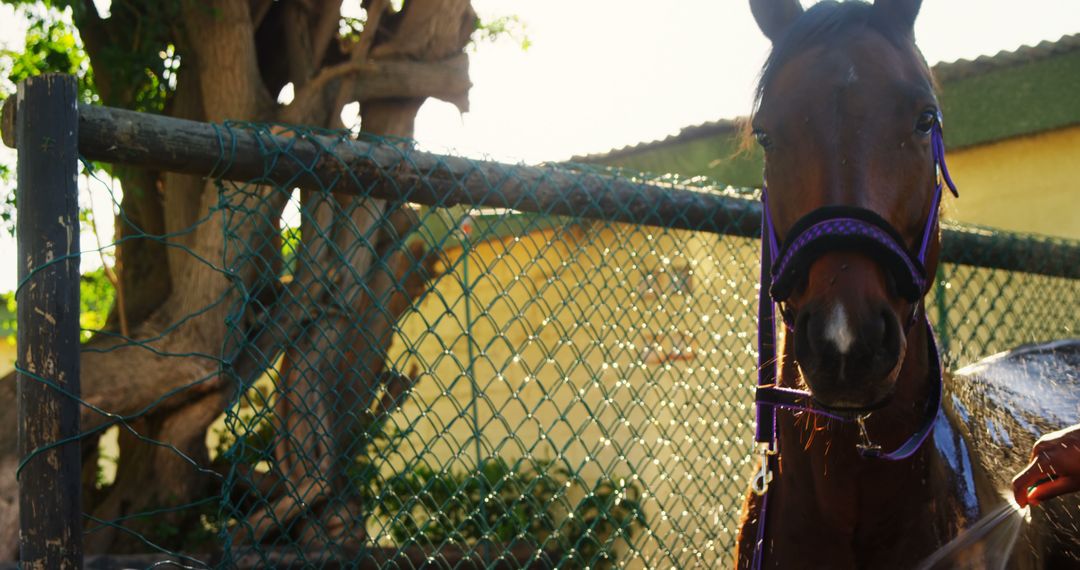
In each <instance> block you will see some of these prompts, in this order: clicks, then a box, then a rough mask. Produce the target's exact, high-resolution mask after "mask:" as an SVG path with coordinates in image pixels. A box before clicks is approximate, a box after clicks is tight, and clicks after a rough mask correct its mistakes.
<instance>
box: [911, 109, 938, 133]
mask: <svg viewBox="0 0 1080 570" xmlns="http://www.w3.org/2000/svg"><path fill="white" fill-rule="evenodd" d="M936 124H937V112H936V111H923V112H922V114H921V115H919V120H918V121H915V132H917V133H920V134H924V135H928V134H930V131H932V130H933V129H934V125H936Z"/></svg>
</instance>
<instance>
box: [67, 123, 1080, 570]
mask: <svg viewBox="0 0 1080 570" xmlns="http://www.w3.org/2000/svg"><path fill="white" fill-rule="evenodd" d="M110 113H111V114H110ZM82 114H83V123H82V125H83V131H84V132H83V133H82V135H81V136H82V139H81V141H82V142H81V145H82V147H81V152H82V154H83V155H84V156H86V157H87V158H88V159H95V160H114V161H118V162H125V163H134V164H143V165H156V166H157V167H158V168H160V169H163V170H169V169H175V170H178V171H182V172H202V173H205V172H211V175H210V177H209V178H210V182H211V183H212V184H213V185H214V186H215V187H216V189H217V201H216V203H214V204H212V205H208V206H207V209H206V216H205V217H204V218H203V219H202V220H201V222H200V224H201V225H206V224H210V225H213V229H212V232H218V231H219V232H220V235H222V236H224V239H223V241H222V246H221V247H220V248H219V249H218V250H217V251H218V253H219V256H218V257H217V258H211V257H201V258H200V259H201V260H202V261H201V262H200V263H202V265H204V266H205V268H206V272H207V274H209V275H217V276H219V277H220V278H222V279H224V280H225V281H226V282H227V283H228V286H227V287H224V288H222V289H221V290H220V291H217V292H214V294H211V293H209V292H208V293H207V298H206V300H205V302H204V303H203V304H202V305H200V306H199V307H195V308H194V309H193V310H192V311H191V312H190V314H187V315H185V316H184V317H183V318H181V319H178V320H177V321H175V322H170V323H167V324H165V325H163V326H161V327H159V330H157V332H156V335H155V336H151V337H147V336H142V337H139V336H138V335H132V336H131V338H124V339H122V342H121V341H117V342H114V343H111V344H109V345H108V347H107V348H105V349H102V350H105V351H117V350H126V351H156V354H157V356H156V358H158V362H159V363H160V364H161V365H163V366H169V365H170V363H171V362H173V361H175V362H176V364H175V366H189V367H191V368H192V370H193V371H198V370H201V369H205V374H203V375H199V374H197V373H194V372H193V375H192V376H191V377H190V378H189V379H188V381H187V382H184V383H181V384H180V385H178V386H176V387H175V388H173V389H172V390H171V391H170V392H168V393H167V394H166V395H162V396H159V397H158V398H157V400H156V401H155V405H163V404H162V402H164V401H166V400H168V401H173V402H175V401H176V399H182V398H194V397H197V396H198V395H199V394H201V393H202V392H200V390H201V389H202V387H205V386H206V385H207V384H208V383H212V382H215V381H224V382H225V384H226V385H227V386H228V392H227V393H228V395H229V397H228V398H227V401H224V402H223V404H222V405H221V406H220V407H219V409H218V412H221V411H222V410H223V411H224V415H223V417H221V418H219V419H218V421H217V422H216V423H214V424H213V425H212V426H211V428H210V429H209V430H208V431H209V434H208V436H207V438H206V446H207V449H208V451H207V457H206V458H205V459H204V460H201V461H200V460H198V459H195V458H190V461H187V462H186V465H188V467H187V468H188V469H189V470H190V471H191V473H190V476H191V477H209V478H211V479H212V480H213V481H214V483H213V488H215V489H217V490H218V491H219V492H218V493H216V494H212V495H210V496H206V497H200V498H197V500H192V501H189V502H186V503H182V504H172V505H167V506H166V507H163V509H162V510H154V511H149V512H142V513H128V514H125V515H123V516H118V517H115V518H112V519H105V518H102V517H96V519H97V520H96V523H95V524H93V525H91V526H90V527H89V528H88V531H89V532H90V533H91V534H89V535H88V536H92V535H93V533H94V532H97V531H99V530H102V529H106V530H108V531H110V532H128V533H132V534H135V535H138V536H139V537H140V539H141V541H142V544H143V545H144V546H145V548H144V549H155V548H158V549H159V550H160V551H161V552H163V553H165V554H167V555H169V556H171V558H170V559H171V560H173V561H174V563H176V564H182V565H186V566H193V567H202V566H225V567H253V566H273V567H288V566H294V567H301V566H303V567H309V566H310V567H320V566H325V567H330V566H333V567H337V566H338V565H341V566H348V567H358V568H415V567H421V566H424V567H437V568H518V567H535V568H669V567H677V568H694V567H700V568H716V567H721V566H725V565H727V564H729V561H730V557H731V552H732V549H733V545H734V541H735V535H736V533H737V525H738V517H739V514H740V511H741V508H742V500H743V497H744V495H745V492H746V487H747V479H746V478H747V476H748V475H750V472H751V470H752V467H751V466H750V465H749V456H748V452H749V450H750V446H751V439H752V433H753V425H752V424H753V415H752V410H753V408H752V402H753V387H754V377H755V376H754V367H755V359H756V351H755V326H756V323H755V319H754V314H755V312H754V309H755V303H756V298H757V291H756V287H757V271H758V268H757V263H758V253H757V251H758V242H757V239H756V237H755V234H756V233H757V231H758V223H759V219H760V210H759V209H758V207H757V204H756V202H755V193H754V191H752V190H736V189H731V188H719V187H716V186H713V185H709V184H708V183H707V182H706V181H700V180H679V179H677V178H672V177H653V176H646V175H641V174H637V173H625V172H614V171H606V170H604V171H600V170H595V169H592V168H589V167H584V166H578V165H556V166H539V167H526V166H514V165H505V164H498V163H492V162H482V161H472V160H467V159H463V158H456V157H444V156H439V155H432V154H427V153H423V152H419V151H416V150H414V149H412V148H411V147H410V145H409V144H408V143H407V142H405V141H381V140H371V139H368V138H366V137H363V138H361V139H357V138H355V137H353V136H351V135H349V134H347V133H327V132H314V131H309V130H304V129H295V128H291V127H283V126H276V125H261V124H226V125H216V126H215V125H203V124H196V123H187V122H182V121H176V122H175V124H173V123H170V125H169V129H168V131H169V132H175V133H180V134H178V135H177V136H181V137H182V138H183V140H185V141H188V144H190V143H191V141H195V140H198V137H203V139H202V140H204V141H206V140H209V141H211V142H212V143H213V144H212V145H209V146H210V147H212V148H213V149H214V150H213V153H211V154H209V155H207V156H205V157H201V158H198V159H197V160H196V159H195V158H191V157H194V156H195V154H196V153H197V152H199V151H198V150H197V149H192V148H187V149H186V150H180V151H178V152H180V153H181V154H182V153H185V152H186V153H189V155H190V156H188V157H187V158H184V157H181V158H177V157H176V155H175V154H174V155H172V156H171V157H170V156H163V155H162V153H154V152H153V150H152V149H153V144H150V142H153V140H154V137H153V136H149V137H148V135H147V133H149V132H151V131H150V130H149V127H146V128H145V129H144V130H143V131H138V128H137V127H132V126H131V125H145V124H148V123H146V120H147V119H145V118H143V117H135V116H134V115H131V116H129V114H124V113H122V112H119V111H115V110H102V109H95V108H84V109H83V110H82ZM121 115H122V116H121ZM121 119H122V120H121ZM125 121H126V122H125ZM86 125H90V126H91V127H93V129H101V132H100V133H97V134H94V133H91V132H90V131H91V130H93V129H91V128H90V127H87V126H86ZM93 125H98V126H93ZM122 129H135V131H132V132H130V133H127V137H126V138H125V137H123V136H119V135H118V130H122ZM136 131H138V132H136ZM155 132H156V131H155ZM162 132H164V131H162ZM140 133H141V134H142V135H143V136H142V138H139V137H138V136H136V135H139V134H140ZM193 137H194V138H193ZM159 138H160V137H159ZM107 140H114V141H115V140H132V141H141V146H142V148H143V149H144V150H143V151H140V150H139V149H138V148H135V147H138V146H140V145H139V144H132V145H130V146H131V147H132V148H126V147H125V148H122V149H121V150H119V151H117V150H116V149H115V148H114V149H112V150H106V148H107V147H106V146H102V145H101V144H99V143H100V142H103V141H107ZM163 140H164V139H163ZM95 141H98V142H95ZM148 141H150V142H148ZM145 149H150V150H145ZM140 152H147V153H148V154H146V155H142V154H139V153H140ZM203 152H205V151H203ZM200 156H201V155H200ZM200 169H201V170H200ZM238 180H239V181H238ZM201 225H200V227H201ZM194 232H195V229H194V228H189V229H187V230H184V231H183V232H179V233H174V234H171V235H164V236H150V235H143V236H140V237H141V239H154V240H159V241H160V242H161V243H164V244H166V245H167V246H168V247H169V248H170V249H172V250H173V251H174V253H172V254H175V255H182V256H196V255H200V256H201V255H203V254H202V253H201V251H200V250H199V246H198V244H197V243H194V242H195V241H197V240H188V239H187V238H184V237H183V236H190V235H195V234H194ZM946 234H947V235H946V236H945V240H946V244H947V245H946V249H945V250H944V253H943V255H944V258H945V259H946V261H947V263H944V264H943V265H942V267H941V269H940V271H939V274H938V282H937V286H936V287H935V289H934V291H933V293H932V295H931V297H930V298H929V299H928V301H927V303H928V307H930V314H931V316H932V317H934V320H935V321H936V323H937V327H938V330H939V334H940V335H941V336H942V339H943V350H944V354H945V358H946V360H947V364H948V366H949V367H950V368H955V367H958V366H961V365H964V364H966V363H969V362H971V361H973V360H976V359H978V358H981V357H984V356H987V355H989V354H992V353H994V352H997V351H1000V350H1005V349H1008V348H1012V347H1014V346H1017V345H1020V344H1024V343H1030V342H1039V341H1046V340H1050V339H1055V338H1062V337H1070V336H1076V334H1077V333H1076V330H1075V326H1076V325H1077V323H1078V321H1080V318H1078V317H1080V312H1078V311H1080V280H1078V275H1077V274H1076V273H1077V270H1076V265H1075V264H1074V263H1072V262H1073V261H1075V260H1076V258H1077V253H1076V252H1077V251H1080V245H1078V244H1075V243H1071V242H1067V241H1065V240H1058V239H1053V238H1046V237H1036V236H1019V235H1013V234H1005V233H1002V232H994V231H990V230H985V231H984V230H976V229H972V228H950V229H949V230H948V231H947V232H946ZM950 242H951V243H952V244H953V245H949V244H950ZM218 293H219V294H218ZM215 319H216V320H217V321H218V322H220V323H224V327H222V329H221V330H222V333H221V337H220V352H219V353H215V354H206V353H200V354H192V353H190V352H182V351H179V350H176V349H175V348H171V349H169V350H164V349H162V348H161V346H160V345H159V343H160V341H161V339H164V338H167V337H168V336H169V335H174V334H185V330H186V329H187V328H188V327H193V326H196V325H198V323H205V322H209V321H212V320H215ZM193 323H194V324H193ZM198 326H203V325H198ZM96 332H97V334H99V335H102V334H107V335H110V336H112V337H114V338H115V337H118V336H120V335H118V334H117V333H116V332H115V331H113V332H109V333H105V332H103V331H96ZM193 362H195V363H201V364H199V365H198V366H196V365H193V364H192V363H193ZM200 366H202V368H200ZM154 409H157V408H154ZM107 412H109V410H102V411H101V413H102V414H106V413H107ZM142 413H144V412H142V411H137V412H134V413H131V414H124V415H122V417H117V416H108V415H105V416H103V417H104V418H111V419H109V421H105V420H104V419H102V420H100V421H91V422H90V424H89V425H87V423H86V422H85V421H84V425H83V429H84V433H90V432H93V433H98V432H100V431H101V430H104V429H105V428H107V427H109V426H119V427H121V428H124V429H125V430H126V431H127V432H129V435H133V436H134V437H136V438H139V437H143V438H146V439H149V440H152V441H146V442H140V443H141V445H144V446H156V447H158V448H160V447H161V446H165V448H166V449H165V452H175V453H178V454H182V453H181V450H179V449H176V446H175V445H174V444H175V443H176V442H171V441H160V440H154V438H153V437H152V436H147V435H146V434H145V433H143V432H141V431H140V430H138V429H136V428H135V427H133V426H136V427H137V422H138V419H139V417H140V415H139V414H142ZM125 437H126V436H125ZM95 441H97V440H95ZM84 449H85V447H84ZM121 453H126V451H122V452H121ZM185 457H187V456H185ZM118 481H119V480H118ZM179 512H187V513H189V514H190V513H194V514H195V515H196V516H195V517H191V516H188V517H187V518H183V517H181V518H177V514H176V513H179ZM180 520H183V521H187V522H186V523H184V525H186V526H180V527H175V526H174V528H173V530H172V531H171V532H172V534H169V535H168V536H162V535H160V534H158V535H155V532H158V533H160V532H162V531H161V530H160V528H158V529H157V530H155V527H154V526H153V523H154V522H155V521H157V522H158V523H161V522H163V521H164V522H170V521H171V522H172V523H173V524H174V525H175V524H180V523H177V522H176V521H180ZM191 521H197V524H196V523H192V522H191ZM193 525H194V526H193ZM196 527H197V528H196ZM117 529H119V530H117Z"/></svg>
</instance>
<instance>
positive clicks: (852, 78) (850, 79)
mask: <svg viewBox="0 0 1080 570" xmlns="http://www.w3.org/2000/svg"><path fill="white" fill-rule="evenodd" d="M858 80H859V74H857V73H855V64H852V65H851V66H850V67H848V72H847V84H848V85H854V84H855V82H856V81H858Z"/></svg>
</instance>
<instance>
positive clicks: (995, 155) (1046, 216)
mask: <svg viewBox="0 0 1080 570" xmlns="http://www.w3.org/2000/svg"><path fill="white" fill-rule="evenodd" d="M947 158H948V161H949V162H948V164H949V170H950V171H951V172H952V174H953V179H954V180H955V181H956V184H957V186H958V187H959V188H960V199H958V200H955V199H952V198H946V206H945V216H946V218H948V219H951V220H955V221H959V222H964V223H971V224H979V225H983V226H992V227H995V228H1001V229H1007V230H1012V231H1019V232H1030V233H1041V234H1051V235H1057V236H1061V237H1068V238H1073V239H1080V126H1075V127H1070V128H1066V129H1059V130H1055V131H1050V132H1046V133H1041V134H1038V135H1032V136H1027V137H1019V138H1012V139H1007V140H1004V141H1000V142H997V143H992V144H986V145H979V146H976V147H970V148H966V149H961V150H957V151H950V152H949V154H948V157H947Z"/></svg>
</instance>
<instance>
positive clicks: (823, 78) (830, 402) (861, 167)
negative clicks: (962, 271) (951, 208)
mask: <svg viewBox="0 0 1080 570" xmlns="http://www.w3.org/2000/svg"><path fill="white" fill-rule="evenodd" d="M920 3H921V2H920V0H877V1H876V2H874V3H873V4H866V3H863V2H845V3H836V2H821V3H819V4H816V5H814V6H813V7H812V8H810V9H809V10H807V11H805V12H804V11H803V9H802V7H801V5H800V4H799V2H798V0H751V2H750V5H751V9H752V11H753V14H754V17H755V19H756V20H757V22H758V25H759V26H760V27H761V30H762V31H763V32H764V33H765V35H766V36H767V37H768V38H769V39H770V40H771V41H772V44H773V49H772V52H771V54H770V56H769V58H768V60H767V62H766V64H765V67H764V69H763V71H762V75H761V80H760V84H759V87H758V92H757V104H756V108H755V112H754V114H753V120H752V127H753V133H754V136H755V137H756V139H757V141H758V143H759V144H760V145H761V146H762V147H763V149H764V152H765V180H766V184H767V189H768V191H767V196H766V208H767V210H766V211H767V213H768V214H769V218H770V224H771V226H772V228H773V231H775V239H776V242H777V243H778V244H784V245H783V247H782V248H778V254H779V255H780V256H783V255H784V253H785V252H788V253H790V249H791V247H792V244H791V243H790V242H791V241H792V240H791V238H792V237H795V236H796V235H800V236H801V235H803V234H804V233H805V231H806V230H807V229H808V228H809V226H811V225H813V224H814V223H815V222H816V221H820V220H822V219H827V218H836V217H837V216H843V217H847V216H851V217H854V218H865V219H866V222H867V223H872V225H874V226H876V227H878V228H879V229H880V230H881V231H883V232H886V233H887V234H889V236H888V239H886V240H877V245H880V244H881V243H884V242H886V241H889V240H892V241H893V242H896V243H898V244H902V245H903V246H904V248H905V249H906V250H907V252H918V251H920V250H923V251H924V252H925V255H924V260H921V262H920V263H917V264H916V265H922V267H917V268H915V270H916V272H921V273H922V280H921V282H919V283H918V284H917V285H916V284H914V283H913V281H917V280H915V279H911V278H909V277H908V275H906V274H905V268H904V266H903V263H904V261H903V259H900V257H902V255H900V256H897V255H891V254H896V253H898V252H895V251H894V252H889V251H884V249H888V248H881V247H877V245H875V241H874V240H869V241H867V240H862V241H860V240H847V241H844V240H840V241H836V242H834V243H825V244H824V245H823V246H821V247H809V248H806V249H805V250H804V251H800V252H799V253H798V255H796V256H795V258H794V259H793V260H792V262H791V263H790V264H789V265H790V267H788V268H786V269H785V271H783V272H782V273H781V274H780V275H775V276H774V282H773V287H772V292H773V298H774V299H776V300H777V301H778V302H780V306H781V314H782V315H784V318H785V320H786V321H787V323H788V325H789V328H790V329H791V330H792V331H793V334H794V343H793V346H794V362H795V364H797V366H798V370H799V372H800V375H801V377H802V378H803V380H804V381H805V382H806V384H807V386H808V387H809V389H810V392H811V394H812V395H813V398H814V400H815V401H816V403H817V404H818V405H820V406H822V407H825V408H828V409H830V410H832V411H839V412H841V413H863V412H866V411H869V410H873V409H877V408H880V407H882V406H884V405H886V404H888V403H889V401H890V400H891V399H892V398H893V396H894V395H895V394H896V392H897V390H898V382H897V380H898V377H899V375H900V370H901V367H902V364H903V362H904V360H905V354H906V351H907V347H908V336H909V334H910V331H911V330H912V329H913V328H914V329H916V330H918V329H919V327H911V326H910V325H911V323H912V322H913V315H915V314H916V312H917V311H919V310H920V305H921V302H922V297H923V295H924V294H925V293H926V288H927V285H928V283H929V279H926V276H927V275H929V276H932V275H933V274H934V271H935V269H936V265H937V257H938V248H939V244H938V238H937V233H938V232H937V231H936V230H937V227H936V225H937V224H936V208H937V204H936V202H937V199H938V194H937V193H935V180H936V177H937V174H936V168H935V153H934V138H933V136H932V134H933V133H934V131H935V129H940V125H939V121H940V113H939V111H938V102H937V99H936V97H935V94H934V88H933V81H932V79H931V75H930V71H929V68H928V67H927V65H926V62H925V60H924V59H923V58H922V56H921V54H920V53H919V50H918V48H917V47H916V46H915V42H914V34H913V26H914V22H915V17H916V15H917V14H918V11H919V6H920ZM930 225H932V226H933V227H928V226H930ZM825 241H826V242H827V241H828V240H825ZM819 245H821V244H819ZM894 249H895V248H894ZM890 253H891V254H890ZM900 253H903V252H900Z"/></svg>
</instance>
